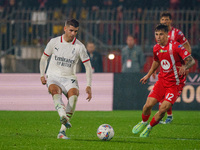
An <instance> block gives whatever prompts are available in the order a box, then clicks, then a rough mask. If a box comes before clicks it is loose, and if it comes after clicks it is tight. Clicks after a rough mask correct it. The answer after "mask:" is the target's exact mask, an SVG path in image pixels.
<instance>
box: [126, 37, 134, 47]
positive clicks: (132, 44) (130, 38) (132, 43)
mask: <svg viewBox="0 0 200 150" xmlns="http://www.w3.org/2000/svg"><path fill="white" fill-rule="evenodd" d="M126 43H127V45H128V47H129V48H133V46H134V38H133V37H131V36H128V37H127V39H126Z"/></svg>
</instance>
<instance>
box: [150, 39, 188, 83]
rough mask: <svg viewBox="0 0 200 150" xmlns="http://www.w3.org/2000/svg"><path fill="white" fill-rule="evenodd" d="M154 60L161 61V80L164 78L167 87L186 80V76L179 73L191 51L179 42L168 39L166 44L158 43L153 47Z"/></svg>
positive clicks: (159, 76)
mask: <svg viewBox="0 0 200 150" xmlns="http://www.w3.org/2000/svg"><path fill="white" fill-rule="evenodd" d="M153 55H154V60H155V61H159V62H160V73H159V75H158V78H159V80H163V84H164V86H166V87H170V86H173V85H179V84H180V83H184V82H185V76H180V75H179V67H181V66H182V61H183V60H184V59H185V58H186V57H188V56H189V55H190V53H189V52H188V51H187V50H186V49H185V48H184V47H183V46H182V45H181V44H180V43H178V42H176V41H172V40H168V43H167V45H166V46H160V45H159V44H156V45H155V46H154V48H153Z"/></svg>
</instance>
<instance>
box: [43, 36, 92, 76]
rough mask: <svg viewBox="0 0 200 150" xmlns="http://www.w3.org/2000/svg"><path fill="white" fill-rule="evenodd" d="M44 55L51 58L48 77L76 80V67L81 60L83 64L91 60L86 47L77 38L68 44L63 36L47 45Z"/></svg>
mask: <svg viewBox="0 0 200 150" xmlns="http://www.w3.org/2000/svg"><path fill="white" fill-rule="evenodd" d="M44 54H45V55H46V56H51V59H50V62H49V66H48V69H47V73H46V74H47V76H48V75H49V76H50V75H56V76H59V77H70V78H76V76H75V75H76V65H77V63H78V61H79V60H81V61H82V62H83V63H84V62H87V61H89V60H90V58H89V56H88V54H87V50H86V48H85V46H84V45H83V44H82V43H81V42H80V41H79V40H78V39H76V38H74V39H73V41H72V42H69V43H68V42H66V41H65V40H64V38H63V35H62V36H58V37H56V38H53V39H51V40H50V41H49V43H48V44H47V46H46V48H45V50H44Z"/></svg>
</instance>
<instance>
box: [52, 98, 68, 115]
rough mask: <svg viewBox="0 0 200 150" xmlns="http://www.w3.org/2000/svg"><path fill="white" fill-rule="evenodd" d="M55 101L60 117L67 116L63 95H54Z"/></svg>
mask: <svg viewBox="0 0 200 150" xmlns="http://www.w3.org/2000/svg"><path fill="white" fill-rule="evenodd" d="M53 101H54V106H55V109H56V110H57V112H58V114H59V116H60V117H62V116H66V113H65V104H64V103H63V101H62V95H61V94H55V95H53Z"/></svg>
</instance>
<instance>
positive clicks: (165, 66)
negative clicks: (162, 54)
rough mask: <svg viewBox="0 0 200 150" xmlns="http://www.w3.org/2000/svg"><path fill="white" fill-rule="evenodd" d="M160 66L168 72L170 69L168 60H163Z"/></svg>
mask: <svg viewBox="0 0 200 150" xmlns="http://www.w3.org/2000/svg"><path fill="white" fill-rule="evenodd" d="M160 64H161V66H162V68H163V69H164V70H168V69H169V68H170V63H169V61H168V60H166V59H163V60H162V61H161V63H160Z"/></svg>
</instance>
